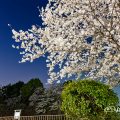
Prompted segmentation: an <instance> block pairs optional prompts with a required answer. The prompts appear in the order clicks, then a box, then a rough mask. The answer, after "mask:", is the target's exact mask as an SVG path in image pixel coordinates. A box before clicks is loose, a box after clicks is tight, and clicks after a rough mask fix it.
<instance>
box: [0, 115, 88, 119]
mask: <svg viewBox="0 0 120 120" xmlns="http://www.w3.org/2000/svg"><path fill="white" fill-rule="evenodd" d="M0 120H14V117H13V116H7V117H0ZM20 120H74V119H73V118H68V117H65V115H39V116H21V117H20ZM79 120H87V119H85V118H84V119H83V118H81V119H79Z"/></svg>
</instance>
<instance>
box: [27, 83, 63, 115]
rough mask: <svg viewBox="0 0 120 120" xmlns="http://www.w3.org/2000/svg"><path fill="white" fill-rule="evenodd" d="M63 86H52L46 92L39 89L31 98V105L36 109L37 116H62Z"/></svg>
mask: <svg viewBox="0 0 120 120" xmlns="http://www.w3.org/2000/svg"><path fill="white" fill-rule="evenodd" d="M61 91H62V85H56V86H51V87H50V88H48V89H45V91H41V88H37V89H36V90H35V92H34V93H33V94H32V95H31V96H30V98H29V101H30V103H29V105H30V106H34V107H35V111H36V114H60V113H61V111H60V105H61V99H60V96H61Z"/></svg>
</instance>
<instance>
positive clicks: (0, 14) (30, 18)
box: [0, 0, 48, 86]
mask: <svg viewBox="0 0 120 120" xmlns="http://www.w3.org/2000/svg"><path fill="white" fill-rule="evenodd" d="M46 4H47V0H0V86H1V85H6V84H9V83H15V82H17V81H19V80H21V81H24V82H27V81H28V80H30V79H31V78H36V77H37V78H38V77H39V78H40V79H41V81H42V82H44V83H46V82H47V78H48V75H47V68H46V65H45V58H40V59H37V60H35V61H34V62H33V63H30V62H27V63H21V64H20V63H18V61H20V60H21V57H22V56H21V55H20V54H19V51H18V50H16V49H13V48H12V47H11V46H12V44H14V40H13V39H12V32H11V29H10V27H8V24H11V26H12V27H13V28H14V29H16V30H20V29H22V30H27V29H29V28H31V26H32V25H34V24H38V25H41V20H40V18H39V10H38V8H37V7H38V6H39V7H42V6H45V5H46Z"/></svg>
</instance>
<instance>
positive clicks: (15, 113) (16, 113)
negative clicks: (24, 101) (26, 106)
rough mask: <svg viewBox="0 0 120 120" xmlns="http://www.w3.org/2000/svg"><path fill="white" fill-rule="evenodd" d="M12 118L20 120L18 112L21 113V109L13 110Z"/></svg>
mask: <svg viewBox="0 0 120 120" xmlns="http://www.w3.org/2000/svg"><path fill="white" fill-rule="evenodd" d="M14 111H15V112H14V119H15V120H20V114H21V110H14Z"/></svg>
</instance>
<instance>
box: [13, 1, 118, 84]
mask: <svg viewBox="0 0 120 120" xmlns="http://www.w3.org/2000/svg"><path fill="white" fill-rule="evenodd" d="M40 13H41V14H40V15H41V17H42V20H43V26H42V27H38V26H35V25H33V26H32V28H31V29H29V30H28V31H23V30H20V31H19V32H16V31H15V30H14V29H13V30H12V32H13V38H14V39H15V41H16V42H18V43H20V44H19V45H18V46H14V45H13V47H15V48H17V49H19V48H22V50H23V51H22V52H21V54H23V58H22V60H21V62H25V61H31V62H32V61H33V60H34V59H36V58H39V57H41V56H43V55H45V54H46V53H49V54H48V57H47V67H49V75H50V79H49V81H48V82H50V83H52V82H53V81H54V80H57V79H60V78H61V79H62V78H64V77H66V76H67V77H70V76H72V75H76V76H79V74H80V72H87V77H90V78H92V79H99V78H101V77H103V76H104V77H105V78H109V79H108V81H106V82H108V84H111V85H113V86H114V85H115V84H117V83H118V81H119V79H116V77H117V78H120V74H119V73H120V64H119V62H120V54H119V53H120V17H119V16H120V1H119V0H49V3H48V4H47V6H46V8H45V9H42V10H41V11H40ZM57 66H59V68H60V69H59V71H55V68H56V67H57ZM113 78H114V79H113Z"/></svg>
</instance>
